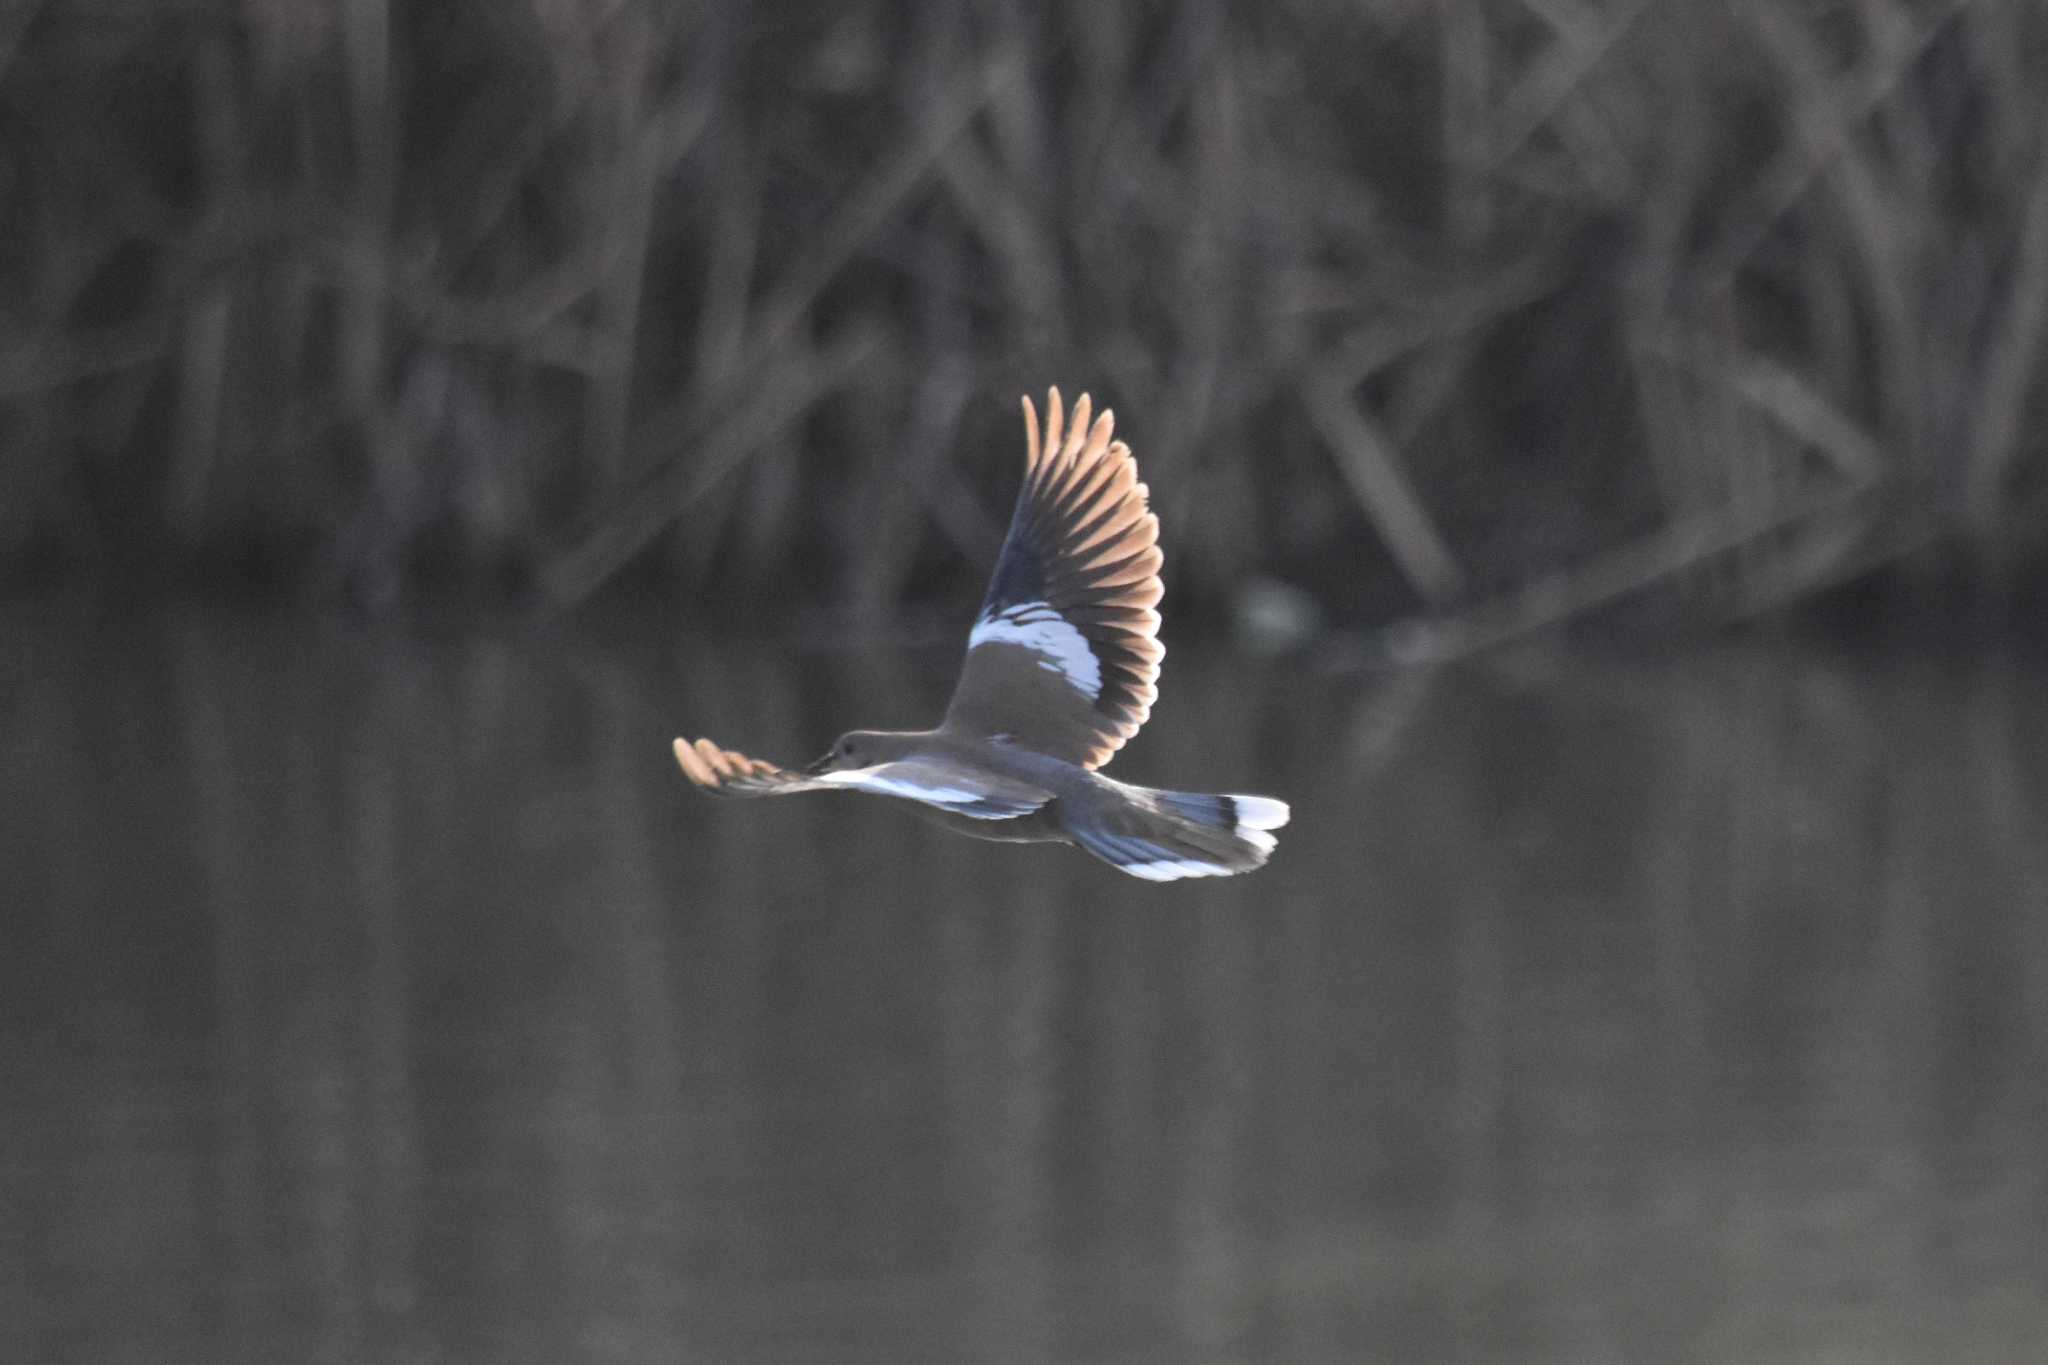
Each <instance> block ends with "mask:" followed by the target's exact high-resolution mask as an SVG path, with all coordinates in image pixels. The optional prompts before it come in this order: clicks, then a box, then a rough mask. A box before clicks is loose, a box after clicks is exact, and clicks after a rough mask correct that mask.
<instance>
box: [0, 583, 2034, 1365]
mask: <svg viewBox="0 0 2048 1365" xmlns="http://www.w3.org/2000/svg"><path fill="white" fill-rule="evenodd" d="M4 625H5V630H6V638H7V640H8V642H9V646H10V647H9V648H8V649H7V650H6V651H5V652H4V655H0V773H4V774H5V776H4V778H0V869H4V870H5V878H4V880H5V881H6V882H7V883H9V884H11V885H12V886H13V887H14V888H16V890H15V892H14V894H10V896H9V897H8V900H9V901H10V902H11V903H12V909H11V910H10V911H9V927H8V930H7V933H8V936H9V939H10V944H9V948H8V951H7V952H6V953H5V954H4V956H0V998H4V999H5V1000H6V1001H7V1002H8V1003H7V1007H6V1008H7V1015H8V1020H9V1023H8V1030H7V1038H8V1047H7V1049H6V1050H5V1054H4V1060H0V1068H4V1073H0V1079H4V1083H5V1086H6V1093H7V1096H8V1100H7V1104H6V1109H5V1114H4V1122H0V1204H4V1207H5V1208H6V1210H7V1213H6V1215H5V1217H0V1293H4V1294H5V1299H4V1301H0V1309H4V1311H0V1355H4V1356H5V1358H8V1359H20V1360H38V1361H70V1360H77V1361H87V1360H90V1361H118V1360H126V1359H135V1360H144V1359H146V1360H151V1361H221V1360H250V1361H257V1360H262V1361H270V1360H280V1359H291V1360H342V1361H358V1360H367V1359H391V1360H490V1361H533V1362H561V1361H581V1360H604V1361H610V1360H624V1361H638V1360H649V1361H653V1360H662V1361H667V1360H674V1359H678V1358H690V1359H707V1360H719V1361H731V1362H750V1361H763V1362H766V1361H777V1362H782V1361H810V1360H816V1361H876V1362H883V1361H887V1362H892V1363H893V1362H901V1361H907V1360H961V1361H1044V1360H1072V1361H1189V1360H1196V1361H1202V1360H1219V1361H1220V1360H1253V1359H1256V1360H1327V1361H1347V1362H1348V1361H1359V1360H1389V1361H1413V1360H1431V1361H1471V1362H1492V1361H1558V1362H1582V1361H1588V1360H1600V1359H1630V1360H1651V1359H1656V1360H1700V1361H1741V1362H1758V1361H1773V1360H1787V1361H1790V1360H1812V1359H1822V1358H1827V1359H1855V1360H1859V1361H1880V1362H1881V1361H1894V1360H1896V1361H1905V1360H1926V1359H1941V1360H1968V1359H1982V1360H2012V1359H2022V1358H2028V1357H2029V1355H2030V1353H2031V1352H2032V1351H2033V1349H2034V1348H2036V1347H2037V1346H2038V1344H2039V1343H2040V1342H2041V1341H2042V1340H2048V1309H2044V1307H2043V1301H2042V1299H2041V1295H2040V1286H2041V1283H2042V1277H2043V1274H2044V1272H2048V1247H2044V1242H2048V1223H2044V1220H2043V1219H2042V1217H2041V1216H2040V1214H2041V1209H2042V1207H2043V1200H2044V1196H2048V1146H2044V1144H2043V1142H2042V1140H2041V1133H2042V1131H2043V1123H2044V1120H2048V1081H2044V1076H2048V924H2044V921H2043V917H2042V915H2041V914H2040V907H2041V906H2042V905H2044V904H2048V845H2044V841H2043V839H2042V837H2041V835H2042V831H2043V830H2044V829H2048V821H2044V819H2043V816H2044V810H2048V791H2044V772H2043V766H2042V764H2041V762H2040V759H2039V756H2040V755H2042V754H2043V753H2048V747H2044V740H2048V701H2044V697H2048V692H2044V690H2043V688H2042V687H2041V679H2040V676H2039V672H2038V669H2030V668H2029V667H2027V666H2023V665H2021V664H2019V663H2015V662H2012V661H2009V660H1974V661H1954V660H1946V659H1939V658H1926V657H1918V656H1910V655H1886V656H1882V657H1852V656H1847V655H1842V654H1824V653H1799V652H1792V651H1788V650H1784V649H1779V648H1772V647H1768V646H1763V645H1746V646H1722V647H1719V648H1715V649H1711V650H1705V651H1700V652H1696V653H1692V654H1689V655H1687V656H1686V657H1684V658H1682V659H1673V660H1647V659H1643V658H1626V659H1618V658H1612V657H1608V658H1593V657H1588V656H1586V655H1583V654H1543V653H1527V654H1522V655H1516V656H1509V657H1506V658H1503V659H1500V660H1497V661H1494V662H1491V663H1486V664H1474V665H1469V666H1465V667H1462V668H1459V669H1454V670H1451V671H1448V672H1446V673H1443V674H1441V675H1438V676H1434V677H1427V678H1424V677H1410V678H1402V679H1395V680H1389V681H1381V682H1374V683H1371V684H1369V685H1368V684H1361V683H1360V682H1359V681H1358V680H1356V679H1338V678H1319V677H1315V676H1311V675H1305V674H1303V673H1301V672H1298V671H1290V670H1288V669H1286V668H1284V667H1277V666H1276V667H1271V668H1264V667H1259V668H1254V667H1248V666H1247V665H1245V664H1244V663H1243V662H1241V661H1238V660H1232V659H1225V658H1220V657H1212V658H1204V657H1202V655H1201V653H1200V651H1199V650H1197V649H1194V648H1183V649H1177V650H1176V651H1175V653H1174V656H1173V658H1172V659H1171V661H1170V663H1169V669H1168V673H1167V676H1166V692H1165V696H1164V698H1163V700H1162V704H1161V707H1160V710H1159V713H1158V717H1157V719H1156V720H1155V723H1154V726H1153V728H1152V729H1151V730H1148V731H1147V733H1146V734H1145V735H1144V736H1142V737H1141V738H1140V740H1139V741H1138V742H1137V743H1135V744H1134V745H1133V746H1132V748H1131V750H1130V751H1129V752H1128V756H1127V757H1126V759H1125V760H1123V765H1124V767H1125V768H1127V769H1128V772H1127V774H1126V775H1128V776H1130V777H1131V778H1133V780H1139V781H1153V782H1159V783H1167V784H1179V785H1191V784H1213V785H1220V786H1240V785H1241V786H1244V787H1247V788H1250V789H1253V790H1260V789H1270V790H1273V791H1275V792H1278V793H1281V794H1283V795H1285V796H1287V797H1289V798H1290V799H1291V800H1292V801H1293V802H1294V804H1295V810H1296V821H1295V824H1294V825H1293V826H1292V827H1291V828H1290V829H1289V830H1288V831H1287V832H1286V837H1285V838H1283V840H1282V844H1281V849H1280V852H1279V854H1278V855H1277V857H1276V859H1275V861H1274V863H1273V864H1272V866H1271V867H1270V868H1269V869H1267V870H1266V871H1265V872H1263V873H1261V874H1259V875H1257V876H1255V877H1249V878H1244V879H1240V880H1236V881H1229V882H1218V883H1186V884H1178V885H1174V886H1171V887H1157V886H1152V885H1149V884H1145V883H1139V882H1135V881H1130V880H1128V879H1123V878H1119V877H1116V876H1115V875H1114V874H1112V873H1109V872H1107V871H1106V870H1105V869H1102V868H1100V867H1098V866H1096V865H1094V864H1093V863H1092V862H1091V861H1090V860H1088V859H1087V858H1085V857H1083V856H1081V855H1079V854H1076V853H1073V852H1071V851H1068V850H1063V849H1056V848H1013V847H1006V846H999V845H986V844H979V843H974V842H971V841H968V840H964V839H959V838H957V837H954V836H951V835H948V834H946V833H945V832H943V831H939V830H935V829H931V828H929V827H927V826H925V825H923V824H921V823H919V822H917V821H915V820H911V819H908V818H905V817H904V816H903V815H902V814H901V813H900V812H899V811H897V810H895V809H892V808H890V807H889V806H888V805H887V804H886V803H883V802H878V801H861V800H853V799H844V800H835V799H831V798H824V799H817V800H809V801H806V800H792V801H788V802H781V803H762V804H756V805H750V806H744V807H738V808H731V807H725V806H717V805H714V804H713V803H710V802H707V801H704V800H703V799H702V798H700V797H696V796H695V795H694V794H693V793H692V792H691V791H690V790H689V789H688V787H687V785H686V784H685V783H684V782H683V781H682V780H681V779H680V777H679V776H678V775H677V774H676V773H675V772H674V771H673V768H672V761H671V760H670V758H669V756H668V753H667V741H668V738H669V737H670V735H672V734H673V733H676V732H678V731H698V730H701V731H702V732H706V733H710V734H712V735H715V736H718V737H721V738H726V739H729V740H731V741H732V742H735V743H745V744H749V745H757V746H758V747H759V748H760V749H761V751H763V752H765V753H769V754H772V755H779V756H784V757H801V756H803V755H805V754H809V753H811V752H814V751H816V750H817V749H818V748H820V747H822V744H823V742H824V741H825V740H826V739H828V738H829V737H830V736H831V735H832V734H834V733H836V732H837V731H838V730H839V729H841V728H844V727H845V726H846V725H849V724H853V723H862V724H868V725H890V724H909V723H914V722H917V721H920V720H923V719H926V718H928V717H929V716H930V715H933V714H936V712H937V710H938V708H939V706H940V705H941V703H942V701H943V693H944V691H945V689H946V687H947V685H948V682H949V676H948V674H949V669H950V656H949V655H948V656H939V657H937V658H935V659H923V658H916V657H906V656H900V655H893V654H878V655H876V656H874V657H865V656H863V657H853V658H846V657H832V656H818V655H809V656H804V655H792V654H790V653H788V652H784V651H763V650H760V649H749V648H748V647H746V646H745V645H743V644H739V643H736V642H733V641H730V640H704V639H695V638H688V637H684V638H677V637H676V636H675V635H674V634H673V633H670V632H665V631H664V628H663V627H662V625H661V623H660V622H658V621H656V620H654V619H652V618H649V619H644V620H627V621H619V622H599V623H596V624H594V625H591V626H588V627H585V628H580V629H578V630H576V631H574V632H563V633H560V634H556V635H550V636H546V637H543V638H537V639H536V638H528V637H520V636H510V635H503V634H500V635H480V634H472V633H462V632H454V633H449V634H445V635H435V634H432V633H413V634H397V633H383V632H378V631H372V630H368V629H363V628H354V627H349V626H346V625H333V624H329V625H310V624H306V623H303V622H294V621H290V620H286V619H282V618H276V619H263V618H259V617H256V616H253V615H250V614H246V613H245V614H240V615H234V614H218V613H206V612H198V611H193V612H187V613H173V614H157V615H154V616H147V617H144V616H130V617H119V616H113V617H110V616H107V615H105V614H96V613H94V612H92V611H90V610H87V609H82V608H78V607H76V606H70V607H56V606H52V607H44V608H37V609H33V610H32V609H28V608H22V607H17V608H15V609H13V610H12V612H11V613H10V614H9V615H8V616H7V618H6V620H5V622H4ZM1121 770H1122V769H1120V771H1121Z"/></svg>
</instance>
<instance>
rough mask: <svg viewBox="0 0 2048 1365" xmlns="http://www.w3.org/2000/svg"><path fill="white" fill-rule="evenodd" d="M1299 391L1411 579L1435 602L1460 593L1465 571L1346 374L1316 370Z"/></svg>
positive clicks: (1361, 503) (1354, 490)
mask: <svg viewBox="0 0 2048 1365" xmlns="http://www.w3.org/2000/svg"><path fill="white" fill-rule="evenodd" d="M1300 393H1301V398H1302V402H1303V404H1304V405H1305V406H1306V408H1307V409H1308V415H1309V417H1310V419H1311V420H1312V421H1314V422H1315V424H1316V427H1317V429H1318V430H1320V431H1321V432H1322V434H1323V441H1324V444H1325V445H1327V446H1328V447H1329V450H1330V454H1331V455H1332V456H1333V457H1334V458H1335V459H1336V461H1337V468H1338V469H1339V471H1340V472H1342V474H1343V475H1344V480H1345V482H1346V483H1348V484H1350V485H1351V491H1352V493H1353V494H1354V495H1355V496H1356V497H1357V499H1358V505H1359V507H1360V508H1361V509H1363V511H1364V512H1365V514H1366V516H1367V517H1369V518H1371V520H1372V524H1373V525H1374V526H1375V527H1377V528H1378V529H1379V533H1380V535H1381V537H1382V538H1383V539H1384V540H1385V541H1386V545H1387V549H1388V551H1389V552H1390V553H1391V554H1392V555H1393V556H1394V562H1395V563H1397V564H1399V565H1400V566H1401V572H1402V573H1403V574H1404V575H1405V576H1406V577H1407V579H1408V582H1409V584H1410V585H1411V586H1412V587H1413V588H1414V589H1415V590H1416V591H1417V592H1418V593H1420V594H1421V595H1422V598H1423V600H1424V601H1426V602H1429V603H1431V604H1433V605H1441V604H1443V603H1445V602H1449V601H1450V600H1452V599H1453V598H1455V597H1457V596H1458V595H1459V594H1460V593H1462V592H1463V591H1464V589H1465V575H1464V572H1463V571H1462V570H1461V569H1459V567H1458V563H1457V561H1456V560H1455V559H1453V558H1452V557H1451V551H1450V547H1449V546H1448V545H1446V544H1445V543H1444V539H1443V535H1442V533H1440V532H1439V531H1438V530H1437V528H1436V523H1435V522H1434V521H1433V520H1432V519H1431V518H1430V515H1429V513H1428V511H1427V510H1426V509H1425V508H1424V507H1423V505H1422V499H1421V498H1420V497H1418V496H1417V495H1416V493H1415V490H1414V488H1413V487H1411V486H1410V484H1409V482H1408V477H1407V475H1406V474H1404V473H1402V471H1401V467H1400V461H1399V459H1398V457H1397V456H1396V455H1395V453H1394V449H1393V445H1392V443H1391V442H1389V441H1388V440H1387V438H1386V436H1385V435H1384V434H1383V433H1382V432H1381V431H1380V429H1379V425H1378V424H1377V423H1376V422H1373V421H1372V420H1371V419H1369V418H1368V417H1366V415H1365V414H1364V413H1362V412H1360V411H1359V410H1358V405H1357V404H1356V403H1355V402H1353V401H1352V396H1351V389H1350V386H1349V385H1348V384H1345V383H1344V382H1343V381H1342V377H1341V376H1338V377H1336V378H1335V379H1333V378H1331V377H1329V376H1327V375H1324V374H1314V375H1310V376H1308V377H1307V378H1305V379H1304V380H1303V381H1302V383H1301V386H1300Z"/></svg>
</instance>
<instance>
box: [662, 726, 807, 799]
mask: <svg viewBox="0 0 2048 1365" xmlns="http://www.w3.org/2000/svg"><path fill="white" fill-rule="evenodd" d="M676 762H677V763H680V764H681V765H682V767H683V776H685V777H687V778H689V779H690V780H691V781H692V782H694V783H696V784H697V785H698V786H700V787H702V788H703V789H704V790H705V791H708V792H710V793H711V794H712V795H713V796H786V795H788V794H789V793H791V792H808V791H820V790H823V789H824V787H825V784H824V783H822V782H820V781H818V779H816V778H815V777H810V776H807V775H805V774H803V773H797V772H791V771H790V770H789V769H787V768H783V767H778V766H777V765H775V764H773V763H770V762H768V761H767V760H766V759H762V758H748V757H747V756H746V755H745V754H743V753H741V752H739V751H738V750H737V749H721V748H719V747H718V746H717V745H716V744H713V743H712V742H711V741H710V740H708V739H700V740H698V741H697V742H696V743H695V744H692V743H691V742H690V741H689V740H687V739H679V740H677V741H676Z"/></svg>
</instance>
